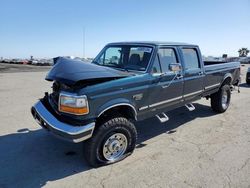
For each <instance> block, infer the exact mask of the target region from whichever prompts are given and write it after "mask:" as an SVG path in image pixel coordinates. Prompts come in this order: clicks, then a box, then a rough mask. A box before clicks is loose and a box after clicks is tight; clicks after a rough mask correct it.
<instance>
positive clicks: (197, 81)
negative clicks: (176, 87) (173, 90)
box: [181, 47, 204, 101]
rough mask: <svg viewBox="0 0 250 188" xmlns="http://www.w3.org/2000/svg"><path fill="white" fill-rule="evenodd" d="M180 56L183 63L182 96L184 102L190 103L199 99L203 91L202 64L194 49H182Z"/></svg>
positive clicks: (196, 49)
mask: <svg viewBox="0 0 250 188" xmlns="http://www.w3.org/2000/svg"><path fill="white" fill-rule="evenodd" d="M181 54H182V59H183V62H184V88H183V96H184V100H185V101H192V100H194V99H196V98H199V97H200V95H201V93H202V91H203V80H204V72H203V64H202V62H201V58H200V57H199V49H198V48H196V47H183V48H181Z"/></svg>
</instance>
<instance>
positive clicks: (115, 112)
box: [96, 105, 136, 124]
mask: <svg viewBox="0 0 250 188" xmlns="http://www.w3.org/2000/svg"><path fill="white" fill-rule="evenodd" d="M119 115H120V116H122V117H125V118H127V119H132V120H136V111H135V109H134V108H132V107H131V106H128V105H121V106H116V107H113V108H110V109H108V110H106V111H104V112H103V113H102V114H101V115H100V116H99V117H98V118H97V120H96V123H97V124H99V123H102V122H103V121H105V120H107V119H108V118H110V117H115V116H119Z"/></svg>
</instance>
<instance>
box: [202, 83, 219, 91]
mask: <svg viewBox="0 0 250 188" xmlns="http://www.w3.org/2000/svg"><path fill="white" fill-rule="evenodd" d="M219 85H220V83H217V84H214V85H211V86H207V87H205V90H206V89H210V88H214V87H217V86H219Z"/></svg>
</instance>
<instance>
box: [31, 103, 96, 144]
mask: <svg viewBox="0 0 250 188" xmlns="http://www.w3.org/2000/svg"><path fill="white" fill-rule="evenodd" d="M31 113H32V115H33V117H34V119H35V120H36V121H37V123H38V124H39V125H40V126H41V127H43V128H44V129H46V130H47V131H50V132H52V133H53V134H54V135H56V136H58V137H60V138H62V139H64V140H67V141H71V142H75V143H78V142H82V141H84V140H87V139H88V138H90V137H91V136H92V134H93V131H94V128H95V122H92V123H89V124H85V125H82V126H74V125H70V124H67V123H63V122H61V121H59V120H57V119H56V118H55V117H54V116H53V115H52V114H51V113H50V112H49V111H48V110H47V109H46V107H45V106H44V105H43V103H42V102H41V101H38V102H37V103H36V104H35V105H34V106H32V108H31Z"/></svg>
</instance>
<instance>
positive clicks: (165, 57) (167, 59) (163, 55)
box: [158, 48, 177, 72]
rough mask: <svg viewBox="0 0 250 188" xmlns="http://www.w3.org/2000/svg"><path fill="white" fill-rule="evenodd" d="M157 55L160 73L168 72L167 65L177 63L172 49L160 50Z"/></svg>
mask: <svg viewBox="0 0 250 188" xmlns="http://www.w3.org/2000/svg"><path fill="white" fill-rule="evenodd" d="M158 55H159V59H160V63H161V67H162V72H169V71H170V70H169V64H171V63H177V59H176V55H175V51H174V49H172V48H161V49H159V50H158Z"/></svg>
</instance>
